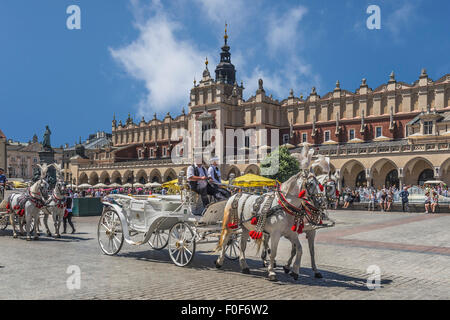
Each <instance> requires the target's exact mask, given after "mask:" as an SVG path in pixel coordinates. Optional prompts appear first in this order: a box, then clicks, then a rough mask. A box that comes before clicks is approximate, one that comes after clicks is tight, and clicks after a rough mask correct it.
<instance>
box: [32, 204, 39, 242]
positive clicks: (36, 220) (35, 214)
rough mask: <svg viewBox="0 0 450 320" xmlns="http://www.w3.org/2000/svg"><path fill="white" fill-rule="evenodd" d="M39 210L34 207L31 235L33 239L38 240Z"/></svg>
mask: <svg viewBox="0 0 450 320" xmlns="http://www.w3.org/2000/svg"><path fill="white" fill-rule="evenodd" d="M39 213H40V210H38V209H37V208H35V209H34V212H33V217H34V226H33V235H34V240H39V225H40V222H41V221H40V217H39Z"/></svg>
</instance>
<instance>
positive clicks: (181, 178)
mask: <svg viewBox="0 0 450 320" xmlns="http://www.w3.org/2000/svg"><path fill="white" fill-rule="evenodd" d="M183 181H184V170H181V171H180V173H179V174H178V184H179V185H180V186H182V185H183Z"/></svg>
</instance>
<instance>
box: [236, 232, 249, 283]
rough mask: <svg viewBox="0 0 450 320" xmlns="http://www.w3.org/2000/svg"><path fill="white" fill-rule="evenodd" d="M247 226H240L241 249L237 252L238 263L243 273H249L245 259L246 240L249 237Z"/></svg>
mask: <svg viewBox="0 0 450 320" xmlns="http://www.w3.org/2000/svg"><path fill="white" fill-rule="evenodd" d="M248 232H249V231H248V230H247V228H245V227H244V226H242V233H241V244H240V247H241V250H240V252H239V265H240V267H241V272H242V273H244V274H250V268H249V267H248V265H247V261H246V260H245V249H247V240H248V237H249V234H248Z"/></svg>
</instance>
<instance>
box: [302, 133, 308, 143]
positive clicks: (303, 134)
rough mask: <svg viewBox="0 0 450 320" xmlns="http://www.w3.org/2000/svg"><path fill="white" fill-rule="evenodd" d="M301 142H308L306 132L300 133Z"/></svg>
mask: <svg viewBox="0 0 450 320" xmlns="http://www.w3.org/2000/svg"><path fill="white" fill-rule="evenodd" d="M302 142H308V135H307V134H306V133H302Z"/></svg>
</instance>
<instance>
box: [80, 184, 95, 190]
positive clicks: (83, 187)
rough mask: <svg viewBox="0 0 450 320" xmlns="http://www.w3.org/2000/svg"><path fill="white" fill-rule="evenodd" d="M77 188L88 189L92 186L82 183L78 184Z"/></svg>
mask: <svg viewBox="0 0 450 320" xmlns="http://www.w3.org/2000/svg"><path fill="white" fill-rule="evenodd" d="M78 188H80V189H88V188H92V186H91V185H90V184H89V183H82V184H80V185H79V186H78Z"/></svg>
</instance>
